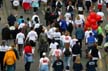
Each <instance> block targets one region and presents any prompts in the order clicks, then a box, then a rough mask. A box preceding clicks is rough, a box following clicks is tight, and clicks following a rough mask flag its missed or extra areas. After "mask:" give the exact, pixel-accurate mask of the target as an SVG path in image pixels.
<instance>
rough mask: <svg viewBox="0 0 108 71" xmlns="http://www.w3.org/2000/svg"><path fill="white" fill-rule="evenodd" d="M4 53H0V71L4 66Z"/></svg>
mask: <svg viewBox="0 0 108 71" xmlns="http://www.w3.org/2000/svg"><path fill="white" fill-rule="evenodd" d="M4 55H5V52H0V66H1V71H3V70H4V68H5V66H4V65H3V59H4Z"/></svg>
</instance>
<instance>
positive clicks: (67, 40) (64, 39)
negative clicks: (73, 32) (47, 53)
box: [62, 36, 71, 43]
mask: <svg viewBox="0 0 108 71" xmlns="http://www.w3.org/2000/svg"><path fill="white" fill-rule="evenodd" d="M62 40H63V42H64V43H70V41H71V37H70V36H64V37H63V39H62Z"/></svg>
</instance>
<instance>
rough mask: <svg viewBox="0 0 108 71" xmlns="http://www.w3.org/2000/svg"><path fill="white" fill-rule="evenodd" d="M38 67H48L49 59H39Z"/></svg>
mask: <svg viewBox="0 0 108 71" xmlns="http://www.w3.org/2000/svg"><path fill="white" fill-rule="evenodd" d="M39 62H40V65H48V64H49V59H48V57H44V58H41V59H40V61H39Z"/></svg>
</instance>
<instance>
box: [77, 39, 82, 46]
mask: <svg viewBox="0 0 108 71" xmlns="http://www.w3.org/2000/svg"><path fill="white" fill-rule="evenodd" d="M78 42H79V43H80V47H81V48H82V39H78Z"/></svg>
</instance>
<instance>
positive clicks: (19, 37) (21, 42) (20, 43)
mask: <svg viewBox="0 0 108 71" xmlns="http://www.w3.org/2000/svg"><path fill="white" fill-rule="evenodd" d="M24 39H25V35H24V33H22V30H20V32H19V33H18V34H17V35H16V42H17V45H18V51H19V55H20V56H21V55H22V51H23V46H24Z"/></svg>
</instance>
